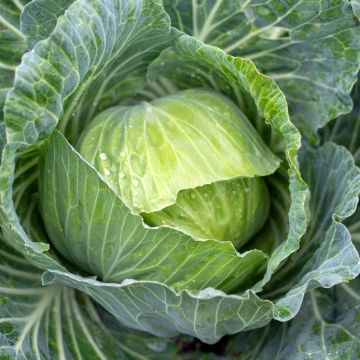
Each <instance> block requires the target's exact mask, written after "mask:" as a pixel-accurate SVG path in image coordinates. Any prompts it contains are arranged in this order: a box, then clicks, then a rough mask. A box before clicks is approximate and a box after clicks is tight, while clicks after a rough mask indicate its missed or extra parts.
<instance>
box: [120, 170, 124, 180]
mask: <svg viewBox="0 0 360 360" xmlns="http://www.w3.org/2000/svg"><path fill="white" fill-rule="evenodd" d="M124 177H125V173H123V172H122V171H121V172H120V173H119V178H120V179H123V178H124Z"/></svg>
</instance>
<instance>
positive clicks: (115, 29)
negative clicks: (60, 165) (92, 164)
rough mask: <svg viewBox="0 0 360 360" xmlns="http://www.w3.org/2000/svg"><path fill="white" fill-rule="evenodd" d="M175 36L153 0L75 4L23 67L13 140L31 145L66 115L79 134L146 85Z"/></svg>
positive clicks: (10, 122) (10, 102)
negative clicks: (101, 112) (101, 111)
mask: <svg viewBox="0 0 360 360" xmlns="http://www.w3.org/2000/svg"><path fill="white" fill-rule="evenodd" d="M170 40H171V36H170V21H169V19H168V17H167V16H166V14H165V13H164V11H163V10H162V9H161V7H159V6H158V5H156V4H154V3H153V2H152V1H151V0H144V1H140V0H131V1H121V0H117V1H115V2H112V1H109V0H102V1H90V2H89V1H84V0H77V1H75V2H74V3H73V4H72V5H71V6H70V7H69V8H68V9H67V11H66V13H64V15H62V16H60V17H59V18H58V20H57V24H56V26H55V28H54V31H53V32H52V33H51V34H50V36H49V37H48V38H46V39H44V40H43V41H40V42H38V43H37V44H36V45H35V47H34V49H33V50H32V51H31V52H29V53H28V54H26V55H25V56H24V57H23V60H22V64H21V65H20V66H19V67H18V68H17V70H16V78H15V86H14V89H13V90H12V91H11V92H10V93H9V95H8V97H7V101H6V105H5V113H6V125H7V135H8V138H9V140H10V141H12V142H16V143H17V144H18V145H19V146H21V145H25V146H26V145H31V144H33V143H35V142H36V141H37V140H38V139H39V138H41V137H44V136H46V135H47V134H49V132H51V130H52V129H53V128H54V127H55V126H57V125H58V121H59V118H60V117H61V124H59V127H60V128H61V129H62V130H65V129H66V128H67V125H68V122H69V121H70V119H71V120H72V121H71V126H72V127H71V128H68V129H67V132H68V135H69V137H71V138H73V139H74V138H76V135H77V134H78V132H79V131H80V130H81V129H80V127H81V126H83V125H85V124H86V122H87V120H86V119H88V120H90V119H92V118H93V116H94V115H95V114H96V111H98V109H99V108H101V107H103V106H109V105H111V104H114V103H118V101H120V99H121V98H124V97H127V96H129V95H130V94H134V93H135V92H136V91H137V90H139V88H141V86H142V85H143V82H144V75H145V72H146V68H147V66H148V64H149V62H150V61H151V60H153V59H154V58H155V57H156V56H157V54H158V52H159V51H160V50H161V49H162V48H163V47H165V44H166V43H167V42H169V41H170ZM30 69H31V71H30ZM125 75H126V76H125ZM90 85H91V87H90ZM102 99H103V100H104V101H102ZM100 102H101V103H100ZM83 107H84V108H85V107H86V109H87V110H86V115H84V114H83V113H82V110H84V108H83ZM82 116H83V117H82ZM80 119H81V124H80V123H79V122H80ZM25 128H26V130H25V131H23V130H24V129H25Z"/></svg>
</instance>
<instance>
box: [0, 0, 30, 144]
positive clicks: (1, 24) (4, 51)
mask: <svg viewBox="0 0 360 360" xmlns="http://www.w3.org/2000/svg"><path fill="white" fill-rule="evenodd" d="M23 3H25V1H23ZM23 3H22V2H20V1H18V0H17V1H5V0H2V1H0V8H1V11H0V109H1V111H0V150H1V149H2V146H3V144H4V142H5V125H4V123H3V120H4V119H3V118H4V113H3V110H2V109H3V107H4V103H5V98H6V94H7V93H8V91H9V90H10V88H11V87H12V83H13V80H14V71H15V67H16V65H18V63H19V62H20V59H21V56H22V54H23V53H24V52H25V39H24V35H23V34H22V33H21V31H20V30H19V27H20V24H19V16H20V12H21V10H22V8H23Z"/></svg>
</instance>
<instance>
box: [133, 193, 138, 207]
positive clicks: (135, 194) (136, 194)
mask: <svg viewBox="0 0 360 360" xmlns="http://www.w3.org/2000/svg"><path fill="white" fill-rule="evenodd" d="M133 194H134V196H139V192H138V191H134V192H133ZM134 206H135V204H134Z"/></svg>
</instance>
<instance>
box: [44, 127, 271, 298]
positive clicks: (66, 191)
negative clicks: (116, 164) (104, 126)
mask: <svg viewBox="0 0 360 360" xmlns="http://www.w3.org/2000/svg"><path fill="white" fill-rule="evenodd" d="M59 164H61V165H60V166H59ZM39 191H40V204H41V208H42V214H43V218H44V221H45V225H46V228H47V233H48V234H49V237H50V238H51V240H52V243H53V244H54V245H55V246H56V248H57V249H58V250H59V251H60V253H61V254H62V255H63V256H65V258H66V259H68V260H69V261H71V262H72V263H73V264H74V265H76V266H77V267H78V268H82V269H83V270H85V271H87V273H89V274H92V275H98V276H99V277H100V278H101V279H102V280H103V281H106V282H121V281H123V280H125V279H136V280H153V281H158V282H162V283H164V284H167V285H169V286H171V287H174V288H175V289H188V290H198V289H203V288H205V287H214V288H218V289H221V290H224V291H232V290H234V289H239V288H244V287H246V286H248V285H250V286H251V282H253V281H254V280H255V279H256V277H257V275H258V274H259V271H261V269H262V265H263V264H264V262H265V261H266V256H265V255H264V254H263V253H262V252H261V251H258V250H253V251H249V252H246V253H244V254H241V255H239V254H238V253H236V251H235V249H234V247H233V246H232V244H231V243H230V242H220V241H215V240H207V241H197V240H194V239H192V238H191V237H190V236H187V235H184V234H183V233H181V232H179V231H176V230H172V229H169V228H159V229H147V228H146V227H145V226H144V224H143V222H142V218H141V217H140V216H136V215H133V214H131V212H130V211H129V210H128V209H127V208H126V206H125V205H124V204H123V203H122V202H121V200H120V199H119V198H118V197H117V195H116V194H115V193H114V191H113V190H112V189H111V188H109V186H108V185H107V184H106V180H105V179H104V178H103V177H102V176H101V175H100V174H99V173H98V172H97V171H96V170H95V169H93V168H92V167H91V166H90V165H89V164H87V163H86V162H85V161H84V160H82V158H81V157H80V156H79V154H77V153H76V151H75V150H74V149H73V148H71V147H70V145H69V144H68V143H67V141H66V139H65V138H64V137H63V136H62V135H61V134H60V133H59V132H57V131H54V133H53V134H52V135H51V137H50V143H49V146H48V148H47V149H46V150H45V154H44V159H43V160H42V161H41V163H40V183H39ZM60 194H61V196H59V195H60ZM250 279H252V280H250Z"/></svg>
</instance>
